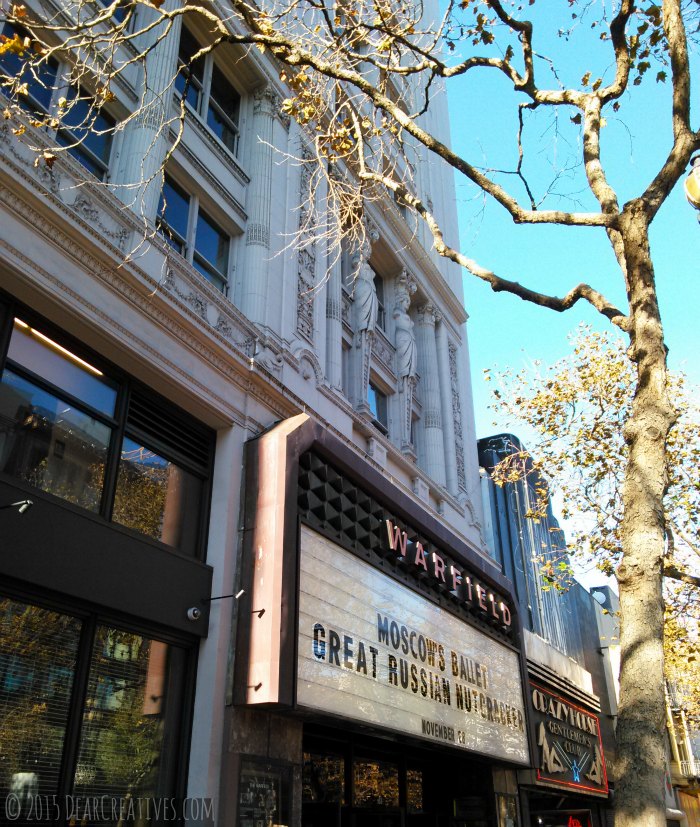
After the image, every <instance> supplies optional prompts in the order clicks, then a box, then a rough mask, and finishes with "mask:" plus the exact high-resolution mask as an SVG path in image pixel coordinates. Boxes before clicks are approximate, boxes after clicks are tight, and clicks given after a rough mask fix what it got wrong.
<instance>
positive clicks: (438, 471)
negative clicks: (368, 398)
mask: <svg viewBox="0 0 700 827" xmlns="http://www.w3.org/2000/svg"><path fill="white" fill-rule="evenodd" d="M437 319H438V314H437V312H436V310H435V306H434V305H433V304H432V303H430V302H428V303H427V304H425V305H423V307H421V308H420V309H419V310H418V315H417V317H416V344H417V346H418V373H419V374H420V383H421V400H422V402H423V416H422V418H421V420H420V423H419V427H418V433H417V442H418V446H417V447H418V464H419V465H420V467H421V468H422V469H423V470H424V471H425V472H426V474H428V475H429V476H430V477H431V478H432V479H433V480H435V482H436V483H438V485H442V486H444V485H445V483H446V477H445V440H444V436H443V431H442V413H441V408H442V402H441V398H440V381H439V378H438V357H437V346H436V342H435V323H436V322H437Z"/></svg>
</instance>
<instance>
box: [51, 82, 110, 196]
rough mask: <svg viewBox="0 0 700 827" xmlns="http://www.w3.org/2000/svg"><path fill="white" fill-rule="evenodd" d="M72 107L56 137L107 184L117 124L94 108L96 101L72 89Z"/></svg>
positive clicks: (70, 100) (70, 106)
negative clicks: (93, 102) (93, 103)
mask: <svg viewBox="0 0 700 827" xmlns="http://www.w3.org/2000/svg"><path fill="white" fill-rule="evenodd" d="M66 99H67V100H68V106H67V108H66V114H65V117H64V118H63V127H62V128H61V129H60V130H59V131H58V135H57V137H56V140H57V142H58V143H59V145H60V146H64V147H66V148H67V149H68V151H69V152H70V154H71V155H72V156H73V157H74V158H75V159H76V160H77V161H80V163H81V164H82V165H83V166H84V167H85V169H86V170H88V172H91V173H92V174H93V175H94V176H95V177H96V178H99V179H100V180H101V181H104V180H105V178H106V177H107V172H108V171H109V156H110V153H111V151H112V136H113V134H114V127H115V126H116V121H115V120H114V118H113V117H112V116H111V115H109V114H108V113H107V112H105V111H104V110H103V109H99V110H94V109H93V108H92V98H91V97H90V96H89V95H88V96H85V95H81V94H80V92H79V91H77V90H75V89H70V90H69V91H68V94H67V95H66Z"/></svg>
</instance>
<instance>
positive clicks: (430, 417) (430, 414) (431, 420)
mask: <svg viewBox="0 0 700 827" xmlns="http://www.w3.org/2000/svg"><path fill="white" fill-rule="evenodd" d="M423 427H424V428H440V429H441V428H442V416H441V415H440V411H439V410H433V411H426V412H425V413H424V414H423Z"/></svg>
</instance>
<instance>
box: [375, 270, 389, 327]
mask: <svg viewBox="0 0 700 827" xmlns="http://www.w3.org/2000/svg"><path fill="white" fill-rule="evenodd" d="M374 289H375V290H376V292H377V326H378V327H381V329H382V330H384V329H385V326H386V309H385V307H384V279H383V278H382V277H381V276H380V275H377V274H376V273H375V276H374Z"/></svg>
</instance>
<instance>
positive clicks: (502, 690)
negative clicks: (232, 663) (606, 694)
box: [297, 526, 529, 764]
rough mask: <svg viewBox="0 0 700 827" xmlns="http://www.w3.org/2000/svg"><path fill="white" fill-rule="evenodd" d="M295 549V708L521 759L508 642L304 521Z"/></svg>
mask: <svg viewBox="0 0 700 827" xmlns="http://www.w3.org/2000/svg"><path fill="white" fill-rule="evenodd" d="M300 558H301V563H300V587H299V588H300V590H299V640H298V659H297V704H298V705H299V706H300V707H304V708H307V709H313V710H322V711H324V712H328V713H331V714H334V715H339V716H342V717H345V718H351V719H354V720H358V721H362V722H363V723H371V724H374V725H377V726H379V727H384V728H387V729H391V730H395V731H397V732H401V733H403V734H405V735H412V736H415V737H418V738H423V739H427V740H430V741H433V742H435V741H440V742H444V743H447V744H449V745H451V746H454V747H458V748H462V749H465V750H469V751H471V752H476V753H482V754H485V755H489V756H491V757H494V758H501V759H504V760H507V761H512V762H514V763H519V764H528V762H529V753H528V745H527V736H526V725H525V712H524V708H523V692H522V683H521V677H520V664H519V659H518V656H517V654H516V653H515V652H514V651H513V650H511V649H509V648H508V647H507V646H504V645H503V644H501V643H499V642H498V641H496V640H493V639H492V638H490V637H488V636H487V635H485V634H483V633H482V632H479V631H478V630H476V629H474V628H472V627H471V626H469V625H468V624H466V623H463V622H462V621H460V620H459V619H457V618H456V617H454V616H453V615H452V614H450V613H449V612H446V611H445V610H444V609H441V608H439V607H438V606H436V605H435V604H433V603H431V602H430V601H429V600H426V599H425V598H423V597H421V596H420V595H418V594H416V593H415V592H413V591H412V590H411V589H408V588H407V587H406V586H404V585H402V584H401V583H397V582H396V581H395V580H392V579H391V578H390V577H388V576H387V575H385V574H383V573H382V572H381V571H379V570H378V569H376V568H374V567H373V566H370V565H369V564H368V563H365V562H363V561H362V560H360V559H358V558H357V557H355V556H354V555H353V554H351V553H349V552H347V551H345V550H343V549H341V548H340V547H339V546H337V545H335V544H334V543H332V542H331V541H330V540H327V539H326V538H325V537H322V536H321V535H319V534H317V533H316V532H314V531H312V530H311V529H309V528H307V527H306V526H302V527H301V549H300Z"/></svg>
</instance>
